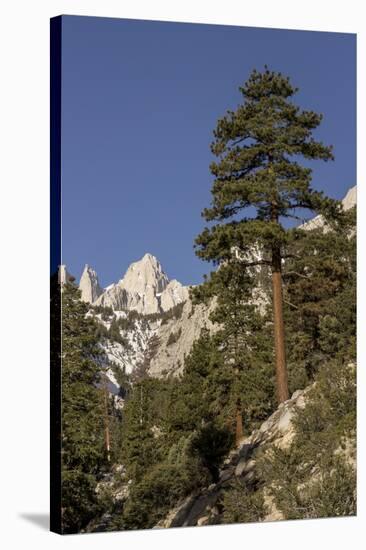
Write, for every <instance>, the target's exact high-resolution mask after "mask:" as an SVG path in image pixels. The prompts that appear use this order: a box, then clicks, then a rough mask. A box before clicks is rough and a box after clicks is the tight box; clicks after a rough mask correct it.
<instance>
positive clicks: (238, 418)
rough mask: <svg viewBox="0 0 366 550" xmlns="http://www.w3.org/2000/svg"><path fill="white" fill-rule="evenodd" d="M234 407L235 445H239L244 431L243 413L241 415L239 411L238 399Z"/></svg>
mask: <svg viewBox="0 0 366 550" xmlns="http://www.w3.org/2000/svg"><path fill="white" fill-rule="evenodd" d="M236 407H237V408H236V433H235V444H236V446H237V447H239V444H240V442H241V440H242V439H243V437H244V432H243V415H242V412H241V406H240V401H238V403H237V406H236Z"/></svg>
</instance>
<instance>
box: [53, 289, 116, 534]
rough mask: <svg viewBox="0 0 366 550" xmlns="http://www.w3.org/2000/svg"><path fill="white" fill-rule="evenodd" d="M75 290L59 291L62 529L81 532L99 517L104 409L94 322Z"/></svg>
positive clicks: (103, 452) (104, 454)
mask: <svg viewBox="0 0 366 550" xmlns="http://www.w3.org/2000/svg"><path fill="white" fill-rule="evenodd" d="M86 312H87V306H86V304H85V303H84V302H82V301H81V300H80V292H79V290H78V289H77V288H76V287H75V286H73V285H71V284H68V285H65V286H64V287H63V289H62V415H61V419H62V457H61V458H62V504H61V505H62V530H63V532H65V533H74V532H78V531H80V529H82V528H83V527H85V525H86V524H87V523H88V521H90V520H91V519H92V518H93V517H95V515H96V513H97V512H98V501H97V496H96V494H95V486H96V482H97V475H98V474H99V473H100V470H101V468H102V467H103V465H104V464H105V458H106V453H105V442H104V429H105V425H104V416H105V414H104V405H103V392H102V390H101V389H100V388H99V387H98V385H99V384H100V381H101V378H100V368H101V367H100V351H99V347H98V342H97V338H96V325H95V322H94V321H93V320H92V319H90V318H87V317H85V314H86Z"/></svg>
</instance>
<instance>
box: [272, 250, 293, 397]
mask: <svg viewBox="0 0 366 550" xmlns="http://www.w3.org/2000/svg"><path fill="white" fill-rule="evenodd" d="M272 289H273V324H274V344H275V357H276V388H277V399H278V402H279V403H282V402H283V401H286V400H287V399H288V398H289V393H288V383H287V368H286V349H285V326H284V322H283V298H282V276H281V250H280V247H279V246H274V247H273V248H272Z"/></svg>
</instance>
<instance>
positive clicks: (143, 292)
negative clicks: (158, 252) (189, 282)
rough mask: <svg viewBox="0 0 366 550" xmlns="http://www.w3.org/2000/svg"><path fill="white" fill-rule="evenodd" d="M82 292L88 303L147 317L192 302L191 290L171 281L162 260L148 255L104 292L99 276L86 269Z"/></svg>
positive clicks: (134, 263) (80, 285) (133, 264)
mask: <svg viewBox="0 0 366 550" xmlns="http://www.w3.org/2000/svg"><path fill="white" fill-rule="evenodd" d="M79 288H80V290H81V294H82V299H83V300H84V301H86V302H90V303H95V305H101V306H105V307H111V308H112V309H114V310H115V311H120V310H135V311H137V312H138V313H142V314H145V315H146V314H150V313H159V312H163V311H168V310H169V309H171V308H172V307H174V306H176V305H177V304H180V303H181V302H184V301H185V300H186V299H187V298H188V288H187V287H184V286H182V285H181V283H179V282H178V281H176V280H172V281H169V279H168V277H167V275H166V273H165V272H164V270H163V268H162V266H161V264H160V262H159V261H158V259H157V258H156V257H155V256H153V255H152V254H148V253H147V254H145V255H144V256H143V257H142V258H141V260H139V261H137V262H133V263H132V264H131V265H130V266H129V268H128V269H127V271H126V273H125V275H124V277H123V278H122V279H120V280H119V281H118V283H114V284H112V285H109V286H108V287H107V288H105V289H104V290H102V289H101V288H100V287H99V283H98V277H97V274H96V272H95V271H94V270H93V269H92V268H90V267H89V266H88V265H86V266H85V268H84V272H83V275H82V277H81V279H80V284H79Z"/></svg>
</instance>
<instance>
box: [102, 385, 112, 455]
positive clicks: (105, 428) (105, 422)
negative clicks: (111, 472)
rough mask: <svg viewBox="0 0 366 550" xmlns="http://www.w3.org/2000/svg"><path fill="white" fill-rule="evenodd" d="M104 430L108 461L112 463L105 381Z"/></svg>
mask: <svg viewBox="0 0 366 550" xmlns="http://www.w3.org/2000/svg"><path fill="white" fill-rule="evenodd" d="M104 430H105V432H104V433H105V448H106V454H107V461H108V462H110V461H111V441H110V434H109V421H108V395H107V381H106V379H105V380H104Z"/></svg>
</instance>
